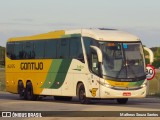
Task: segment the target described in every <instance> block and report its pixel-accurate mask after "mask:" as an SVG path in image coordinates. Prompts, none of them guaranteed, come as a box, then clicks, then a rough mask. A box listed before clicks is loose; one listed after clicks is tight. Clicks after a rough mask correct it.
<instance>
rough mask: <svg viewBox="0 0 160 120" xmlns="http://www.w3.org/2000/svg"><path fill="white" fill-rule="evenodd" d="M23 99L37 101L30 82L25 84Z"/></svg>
mask: <svg viewBox="0 0 160 120" xmlns="http://www.w3.org/2000/svg"><path fill="white" fill-rule="evenodd" d="M25 99H27V100H37V95H34V93H33V87H32V84H31V82H27V85H26V89H25Z"/></svg>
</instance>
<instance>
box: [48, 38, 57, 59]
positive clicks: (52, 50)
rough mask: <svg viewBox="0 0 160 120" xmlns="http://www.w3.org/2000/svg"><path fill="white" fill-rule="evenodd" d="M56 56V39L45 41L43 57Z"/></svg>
mask: <svg viewBox="0 0 160 120" xmlns="http://www.w3.org/2000/svg"><path fill="white" fill-rule="evenodd" d="M56 57H57V40H46V41H45V58H56Z"/></svg>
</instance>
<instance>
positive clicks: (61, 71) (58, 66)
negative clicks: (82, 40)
mask: <svg viewBox="0 0 160 120" xmlns="http://www.w3.org/2000/svg"><path fill="white" fill-rule="evenodd" d="M71 61H72V60H71V59H63V60H62V59H55V60H53V61H52V64H51V67H50V69H49V72H48V74H47V77H46V80H45V83H44V84H43V85H42V88H52V89H58V88H60V87H61V86H62V84H63V83H64V80H65V78H66V75H67V73H68V70H69V67H70V64H71Z"/></svg>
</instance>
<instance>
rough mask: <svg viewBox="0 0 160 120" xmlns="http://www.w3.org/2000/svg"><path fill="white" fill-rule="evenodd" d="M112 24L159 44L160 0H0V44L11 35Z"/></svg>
mask: <svg viewBox="0 0 160 120" xmlns="http://www.w3.org/2000/svg"><path fill="white" fill-rule="evenodd" d="M73 28H115V29H119V30H122V31H126V32H129V33H131V34H134V35H136V36H138V37H140V39H141V40H142V43H143V44H144V45H146V46H147V47H160V0H0V46H6V41H7V39H8V38H11V37H20V36H27V35H34V34H41V33H46V32H50V31H54V30H60V29H73Z"/></svg>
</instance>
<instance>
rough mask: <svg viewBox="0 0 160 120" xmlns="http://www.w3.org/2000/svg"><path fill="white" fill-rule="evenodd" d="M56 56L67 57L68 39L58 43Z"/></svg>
mask: <svg viewBox="0 0 160 120" xmlns="http://www.w3.org/2000/svg"><path fill="white" fill-rule="evenodd" d="M58 58H64V59H65V58H69V40H68V39H66V38H64V39H61V40H60V42H59V43H58Z"/></svg>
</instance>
